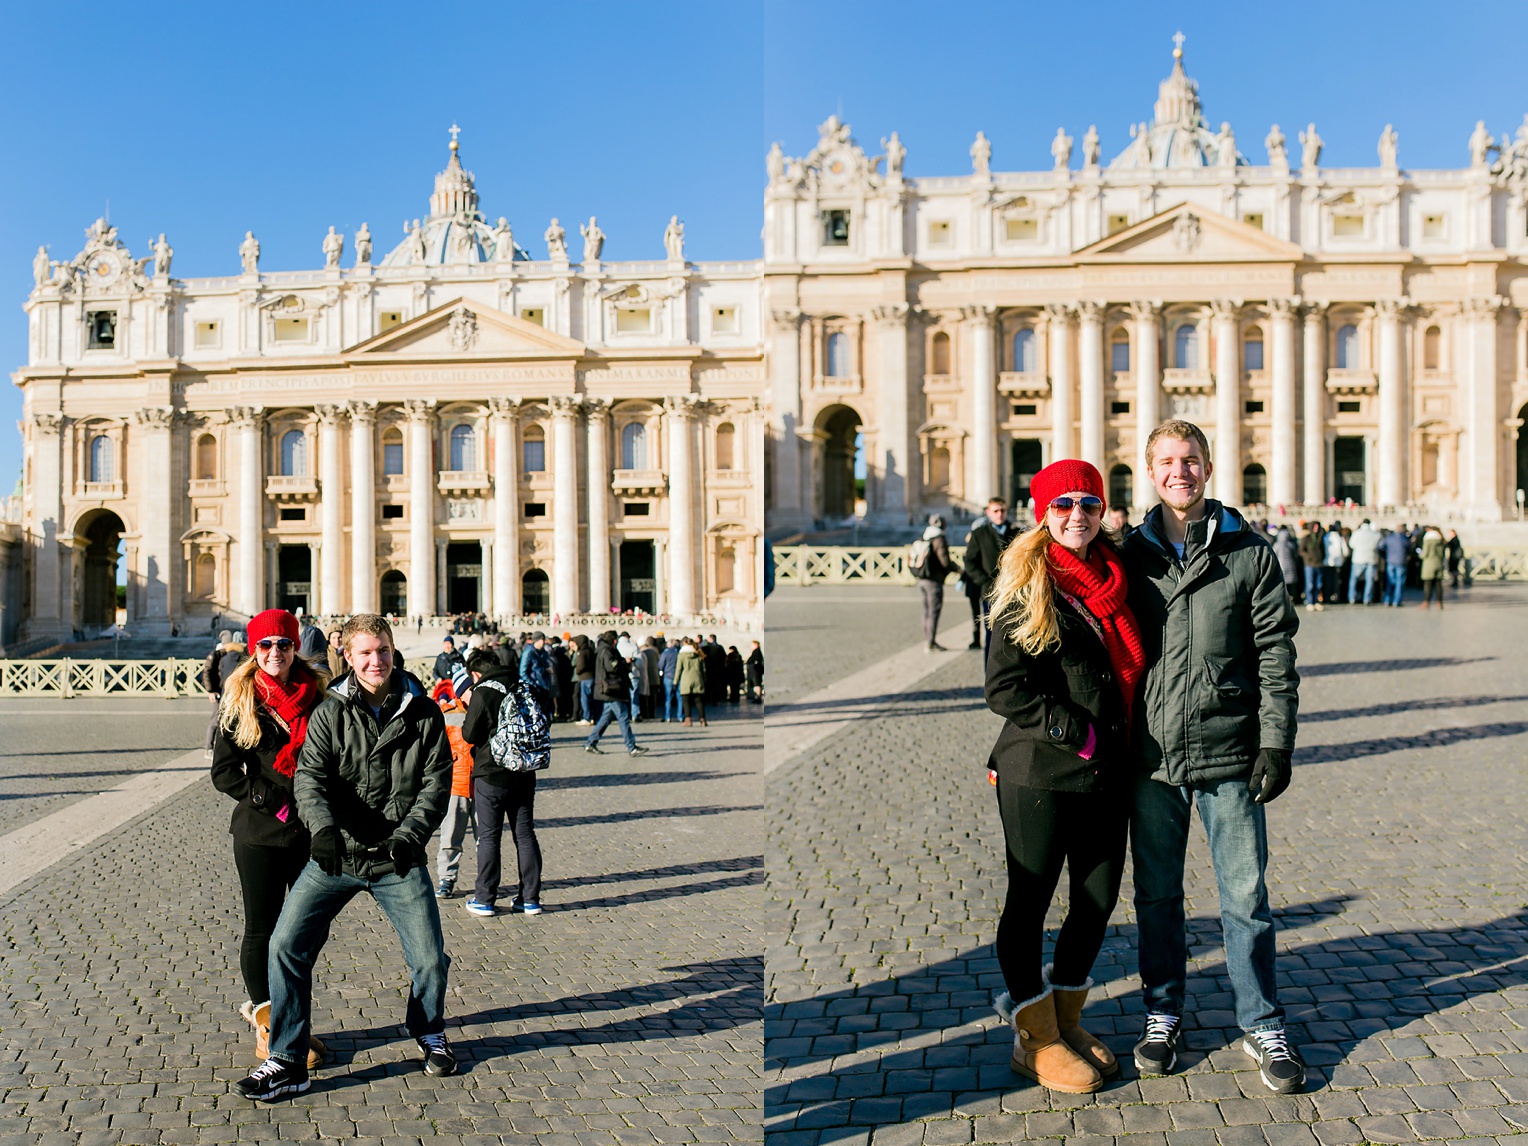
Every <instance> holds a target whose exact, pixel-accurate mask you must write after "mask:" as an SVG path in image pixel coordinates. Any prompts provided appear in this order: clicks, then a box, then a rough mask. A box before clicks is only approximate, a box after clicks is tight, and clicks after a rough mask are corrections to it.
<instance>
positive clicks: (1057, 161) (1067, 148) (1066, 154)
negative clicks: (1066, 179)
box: [1051, 127, 1072, 171]
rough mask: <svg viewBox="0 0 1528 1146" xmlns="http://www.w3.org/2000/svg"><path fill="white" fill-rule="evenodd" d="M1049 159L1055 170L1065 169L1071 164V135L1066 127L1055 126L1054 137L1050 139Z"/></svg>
mask: <svg viewBox="0 0 1528 1146" xmlns="http://www.w3.org/2000/svg"><path fill="white" fill-rule="evenodd" d="M1051 159H1052V160H1053V161H1054V166H1055V169H1056V170H1057V171H1065V170H1066V169H1067V168H1068V167H1070V166H1071V164H1072V137H1071V136H1070V135H1068V134H1067V133H1066V128H1064V127H1058V128H1056V138H1055V139H1053V140H1051Z"/></svg>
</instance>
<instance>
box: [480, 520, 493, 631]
mask: <svg viewBox="0 0 1528 1146" xmlns="http://www.w3.org/2000/svg"><path fill="white" fill-rule="evenodd" d="M493 574H494V568H493V538H492V537H484V538H481V539H480V540H479V541H478V608H479V609H480V610H481V611H482V612H484V613H488V615H489V616H492V615H493V614H492V612H491V610H492V609H493Z"/></svg>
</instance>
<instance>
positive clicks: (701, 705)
mask: <svg viewBox="0 0 1528 1146" xmlns="http://www.w3.org/2000/svg"><path fill="white" fill-rule="evenodd" d="M684 718H685V719H686V720H694V721H701V720H704V719H705V718H706V694H705V693H703V692H687V693H685V694H684Z"/></svg>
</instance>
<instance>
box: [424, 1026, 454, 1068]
mask: <svg viewBox="0 0 1528 1146" xmlns="http://www.w3.org/2000/svg"><path fill="white" fill-rule="evenodd" d="M414 1041H415V1042H417V1043H418V1044H419V1049H420V1050H422V1051H424V1072H425V1074H434V1075H442V1074H455V1073H456V1056H455V1055H454V1054H452V1053H451V1044H450V1043H448V1042H446V1036H445V1035H425V1036H423V1037H422V1038H418V1039H415V1040H414Z"/></svg>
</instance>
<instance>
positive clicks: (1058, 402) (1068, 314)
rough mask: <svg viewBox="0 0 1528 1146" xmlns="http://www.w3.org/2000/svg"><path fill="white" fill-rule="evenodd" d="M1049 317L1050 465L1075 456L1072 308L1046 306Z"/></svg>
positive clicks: (1073, 312) (1073, 310) (1073, 309)
mask: <svg viewBox="0 0 1528 1146" xmlns="http://www.w3.org/2000/svg"><path fill="white" fill-rule="evenodd" d="M1045 309H1046V311H1047V313H1049V315H1050V331H1049V335H1050V337H1049V338H1048V339H1047V342H1048V343H1049V345H1050V386H1051V461H1057V460H1058V459H1060V458H1070V457H1075V456H1076V455H1075V454H1074V453H1073V450H1072V345H1071V344H1072V316H1073V315H1074V314H1076V308H1075V307H1072V306H1067V305H1064V304H1057V305H1052V306H1047V307H1046V308H1045Z"/></svg>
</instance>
